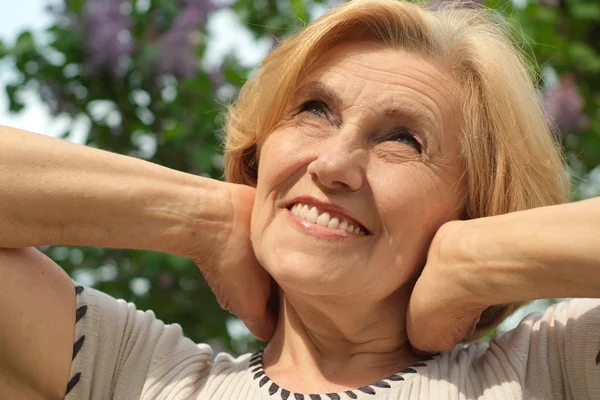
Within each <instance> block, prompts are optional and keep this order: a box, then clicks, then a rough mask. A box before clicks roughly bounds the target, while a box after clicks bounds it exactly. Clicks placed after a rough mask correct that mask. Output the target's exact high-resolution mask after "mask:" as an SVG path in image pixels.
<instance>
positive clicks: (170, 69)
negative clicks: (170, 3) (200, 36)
mask: <svg viewBox="0 0 600 400" xmlns="http://www.w3.org/2000/svg"><path fill="white" fill-rule="evenodd" d="M180 4H181V5H182V7H183V9H182V10H181V12H180V14H179V15H178V16H177V18H176V19H175V20H174V21H173V23H172V25H171V27H170V29H169V30H168V31H167V32H165V33H164V34H163V35H162V36H161V37H160V38H159V39H158V46H159V48H160V57H159V59H158V70H159V72H160V73H170V74H173V75H174V76H177V77H190V76H193V75H194V74H195V73H196V70H197V69H198V66H199V60H198V58H197V56H196V54H195V53H196V49H197V47H198V44H199V43H198V42H197V39H196V38H197V37H196V38H195V37H194V34H195V33H197V32H198V31H199V29H200V28H201V27H202V26H203V24H204V23H205V22H206V19H207V17H208V13H209V12H210V11H212V10H213V9H214V6H213V5H212V3H211V2H210V0H180Z"/></svg>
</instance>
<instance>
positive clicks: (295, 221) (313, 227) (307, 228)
mask: <svg viewBox="0 0 600 400" xmlns="http://www.w3.org/2000/svg"><path fill="white" fill-rule="evenodd" d="M285 211H286V214H287V215H288V217H289V219H290V221H291V223H292V225H293V226H294V227H295V228H296V229H299V230H300V231H302V232H305V233H309V234H311V235H314V236H320V237H324V238H328V239H347V238H356V239H359V238H363V237H364V236H361V235H357V234H356V233H350V232H348V231H343V230H341V229H333V228H328V227H326V226H323V225H317V224H313V223H312V222H310V221H307V220H305V219H304V218H302V217H298V216H295V215H294V214H292V212H291V211H290V210H287V209H286V210H285Z"/></svg>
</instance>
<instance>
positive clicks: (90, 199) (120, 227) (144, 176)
mask: <svg viewBox="0 0 600 400" xmlns="http://www.w3.org/2000/svg"><path fill="white" fill-rule="evenodd" d="M225 185H226V184H224V183H222V182H218V181H214V180H211V179H207V178H201V177H197V176H194V175H191V174H186V173H183V172H179V171H175V170H171V169H168V168H165V167H162V166H159V165H156V164H152V163H149V162H146V161H143V160H139V159H135V158H132V157H127V156H122V155H118V154H114V153H109V152H106V151H102V150H98V149H93V148H89V147H86V146H80V145H76V144H73V143H69V142H66V141H63V140H59V139H55V138H50V137H45V136H42V135H36V134H32V133H29V132H24V131H19V130H16V129H11V128H0V247H6V248H22V247H28V246H38V245H51V244H63V245H84V246H98V247H112V248H132V249H147V250H155V251H162V252H168V253H173V254H179V255H188V254H186V253H187V252H188V251H189V250H190V249H189V248H188V247H193V246H190V244H191V243H198V241H199V240H198V239H199V237H202V238H207V237H211V236H218V235H221V234H224V230H226V229H227V226H226V225H227V222H226V220H227V213H228V212H230V210H229V208H228V207H230V204H231V202H230V199H229V198H228V193H227V191H226V190H225ZM198 230H201V232H199V231H198Z"/></svg>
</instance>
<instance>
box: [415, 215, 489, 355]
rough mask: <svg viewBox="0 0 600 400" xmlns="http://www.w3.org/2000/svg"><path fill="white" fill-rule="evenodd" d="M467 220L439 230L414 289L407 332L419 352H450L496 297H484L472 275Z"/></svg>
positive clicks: (467, 336) (472, 329) (455, 222)
mask: <svg viewBox="0 0 600 400" xmlns="http://www.w3.org/2000/svg"><path fill="white" fill-rule="evenodd" d="M464 223H465V222H464V221H451V222H449V223H446V224H445V225H443V226H442V227H441V228H440V229H439V230H438V232H437V233H436V235H435V237H434V239H433V241H432V242H431V246H430V247H429V252H428V255H427V263H426V265H425V268H424V269H423V272H422V273H421V276H420V277H419V279H418V280H417V283H416V284H415V287H414V289H413V292H412V295H411V298H410V302H409V306H408V311H407V331H408V337H409V340H410V342H411V344H412V346H413V348H414V349H415V350H416V351H417V352H422V353H427V354H433V353H437V352H439V351H449V350H452V349H453V348H454V346H456V344H457V343H459V342H461V341H463V340H465V339H467V338H469V337H470V336H471V335H472V334H473V331H474V330H475V326H476V324H477V322H478V321H479V316H480V315H481V313H482V312H483V311H484V310H485V309H486V308H487V307H488V306H490V305H492V304H493V300H491V298H488V297H487V296H482V294H481V291H480V290H474V288H477V285H478V284H479V282H477V281H476V280H473V279H472V278H471V277H470V276H469V273H470V269H469V268H467V265H469V264H470V261H471V260H469V259H467V258H465V257H464V256H463V254H467V253H464V252H462V251H461V250H462V247H463V246H465V243H464V242H465V241H464V240H461V239H464V236H463V235H462V233H461V231H460V230H461V228H462V227H463V224H464Z"/></svg>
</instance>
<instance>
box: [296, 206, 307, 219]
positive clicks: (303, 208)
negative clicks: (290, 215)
mask: <svg viewBox="0 0 600 400" xmlns="http://www.w3.org/2000/svg"><path fill="white" fill-rule="evenodd" d="M306 214H308V206H306V205H304V206H302V208H301V209H300V212H299V213H298V215H299V216H301V217H302V218H305V217H306Z"/></svg>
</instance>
